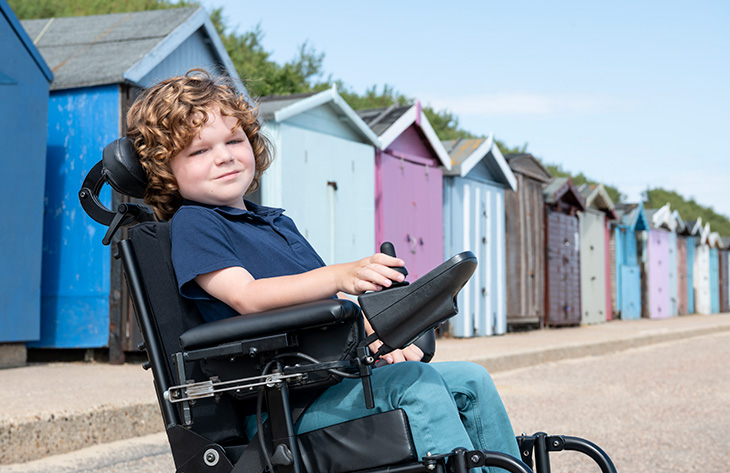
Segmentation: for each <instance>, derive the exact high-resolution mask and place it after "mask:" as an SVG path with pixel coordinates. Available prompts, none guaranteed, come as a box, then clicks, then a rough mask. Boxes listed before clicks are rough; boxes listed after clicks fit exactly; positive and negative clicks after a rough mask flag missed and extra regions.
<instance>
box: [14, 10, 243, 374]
mask: <svg viewBox="0 0 730 473" xmlns="http://www.w3.org/2000/svg"><path fill="white" fill-rule="evenodd" d="M22 25H23V27H24V28H25V30H26V31H27V33H28V36H29V37H30V38H31V39H32V40H33V42H34V43H35V44H36V45H37V47H38V50H39V51H40V53H41V55H42V56H43V58H44V59H45V61H46V63H48V65H49V67H50V68H51V69H52V70H53V71H54V75H55V78H54V81H53V84H52V85H51V92H50V101H49V106H48V143H47V144H48V153H47V162H46V191H45V213H44V222H43V227H44V229H43V278H42V286H41V294H42V299H41V337H40V340H39V341H38V342H35V343H34V344H33V346H36V347H43V348H97V347H107V346H108V347H109V353H110V359H111V360H112V361H115V362H121V361H123V360H124V354H123V351H137V344H138V343H139V341H141V339H140V338H137V337H136V335H135V334H137V333H138V332H137V329H136V322H135V321H134V314H133V310H132V307H131V304H129V302H128V301H129V299H128V297H127V295H126V290H127V287H126V284H124V283H123V280H122V271H121V263H120V262H119V261H117V260H115V259H114V258H112V254H111V248H110V247H108V246H103V245H102V244H101V237H102V236H103V235H104V232H105V231H106V228H105V227H103V226H102V225H99V224H97V223H96V222H94V221H93V220H92V219H91V218H89V217H88V216H87V215H86V213H85V212H83V211H82V209H81V207H80V205H79V201H78V197H77V195H76V191H77V190H78V189H79V188H80V186H81V183H82V182H83V180H84V177H85V176H86V174H87V173H88V172H89V170H90V169H91V167H92V166H93V165H94V164H96V162H97V161H99V159H100V158H101V152H102V150H103V148H104V146H105V145H106V144H107V143H109V142H110V141H111V140H113V139H115V138H118V137H119V136H121V135H124V134H125V131H126V130H125V124H126V121H125V116H126V113H127V110H128V109H129V106H130V105H131V103H132V102H133V100H134V98H135V97H136V96H137V94H139V92H140V91H141V90H142V89H143V88H144V87H147V86H149V85H152V84H154V83H156V82H158V81H159V80H160V79H164V78H167V77H170V76H172V75H176V74H184V73H186V72H187V71H188V70H190V69H192V68H195V67H203V68H207V69H208V70H210V71H212V72H215V73H220V74H227V75H229V76H231V77H232V78H234V80H236V81H237V82H238V83H239V84H240V80H239V79H238V76H237V74H236V70H235V68H234V67H233V63H232V62H231V60H230V58H229V57H228V54H227V53H226V50H225V47H224V46H223V44H222V43H221V41H220V37H219V35H218V32H217V31H216V29H215V27H214V26H213V23H212V22H211V21H210V19H209V18H208V15H207V14H206V13H205V10H203V9H202V8H182V9H170V10H158V11H145V12H135V13H117V14H111V15H93V16H84V17H68V18H48V19H39V20H24V21H22ZM241 90H242V91H244V89H243V87H242V86H241ZM120 202H121V200H120V198H119V196H117V195H116V194H112V193H107V194H106V195H105V196H103V203H104V205H106V206H107V207H109V208H116V205H117V204H118V203H120Z"/></svg>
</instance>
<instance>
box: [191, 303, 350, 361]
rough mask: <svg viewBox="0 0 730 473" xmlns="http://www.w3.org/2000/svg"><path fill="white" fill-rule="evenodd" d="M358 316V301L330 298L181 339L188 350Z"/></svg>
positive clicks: (204, 328)
mask: <svg viewBox="0 0 730 473" xmlns="http://www.w3.org/2000/svg"><path fill="white" fill-rule="evenodd" d="M356 317H360V308H359V307H358V306H357V304H355V303H354V302H352V301H348V300H342V299H326V300H323V301H315V302H309V303H306V304H300V305H296V306H291V307H285V308H282V309H275V310H270V311H266V312H260V313H258V314H250V315H239V316H237V317H231V318H229V319H223V320H217V321H215V322H209V323H206V324H203V325H199V326H197V327H194V328H192V329H190V330H188V331H187V332H185V333H183V334H182V335H181V336H180V346H181V347H182V348H184V349H187V350H192V349H196V348H204V347H211V346H216V345H220V344H223V343H228V342H235V341H238V340H245V339H249V338H255V337H261V336H265V335H274V334H278V333H283V332H288V331H292V330H300V329H306V328H315V327H321V326H325V325H333V324H338V323H344V322H349V321H352V320H355V318H356Z"/></svg>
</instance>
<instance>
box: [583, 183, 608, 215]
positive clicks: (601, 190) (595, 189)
mask: <svg viewBox="0 0 730 473" xmlns="http://www.w3.org/2000/svg"><path fill="white" fill-rule="evenodd" d="M578 192H580V195H581V196H583V199H584V200H585V203H586V208H588V207H592V208H594V209H598V210H602V211H603V212H604V213H605V214H606V215H607V216H608V217H609V218H611V219H614V220H615V219H616V212H614V204H613V200H611V197H610V196H609V195H608V192H606V188H605V187H604V186H603V184H588V183H586V184H581V185H580V186H578Z"/></svg>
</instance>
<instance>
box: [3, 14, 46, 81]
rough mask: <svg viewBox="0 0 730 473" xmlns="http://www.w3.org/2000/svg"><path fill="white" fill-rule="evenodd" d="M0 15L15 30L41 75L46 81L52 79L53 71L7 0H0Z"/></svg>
mask: <svg viewBox="0 0 730 473" xmlns="http://www.w3.org/2000/svg"><path fill="white" fill-rule="evenodd" d="M0 15H1V16H3V17H5V20H6V21H7V22H8V24H9V25H10V27H11V28H12V29H13V31H15V34H16V35H17V36H18V39H19V40H20V41H21V42H22V43H23V46H25V49H26V50H27V51H28V54H29V55H30V56H31V57H32V58H33V61H34V62H35V63H36V65H37V66H38V69H40V70H41V72H42V73H43V75H44V76H46V80H48V82H51V81H53V72H51V69H50V68H49V67H48V64H46V61H45V60H44V59H43V56H41V53H40V52H39V51H38V48H36V47H35V45H34V44H33V41H31V39H30V37H29V36H28V33H27V32H26V31H25V29H24V28H23V26H22V25H21V23H20V21H18V17H17V16H15V12H14V11H13V9H12V8H10V5H9V4H8V2H7V0H0Z"/></svg>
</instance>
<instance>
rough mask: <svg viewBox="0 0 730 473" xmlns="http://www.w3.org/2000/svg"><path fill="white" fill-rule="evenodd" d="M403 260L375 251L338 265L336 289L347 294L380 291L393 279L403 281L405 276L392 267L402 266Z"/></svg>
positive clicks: (389, 284) (391, 282) (388, 285)
mask: <svg viewBox="0 0 730 473" xmlns="http://www.w3.org/2000/svg"><path fill="white" fill-rule="evenodd" d="M404 265H405V262H404V261H403V260H402V259H399V258H394V257H392V256H388V255H385V254H383V253H376V254H374V255H372V256H368V257H367V258H363V259H361V260H359V261H353V262H352V263H345V264H342V265H340V266H341V267H340V271H338V273H339V275H338V281H337V286H338V290H340V291H342V292H345V293H348V294H362V293H364V292H367V291H380V290H381V289H383V288H385V287H390V286H391V285H392V284H393V281H396V282H403V280H404V279H405V276H403V275H402V274H401V273H399V272H398V271H396V270H394V269H393V267H402V266H404Z"/></svg>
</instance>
